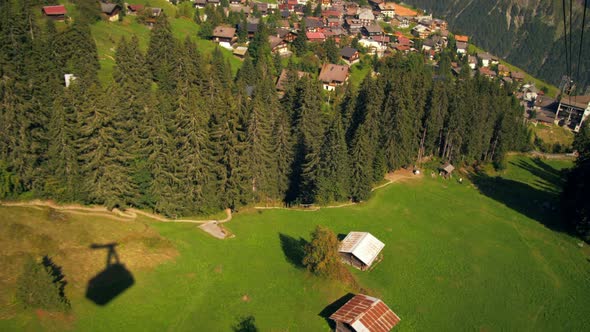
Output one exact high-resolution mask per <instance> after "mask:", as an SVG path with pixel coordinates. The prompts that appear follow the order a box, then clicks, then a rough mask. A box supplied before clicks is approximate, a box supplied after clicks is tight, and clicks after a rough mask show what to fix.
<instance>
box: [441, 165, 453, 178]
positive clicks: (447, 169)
mask: <svg viewBox="0 0 590 332" xmlns="http://www.w3.org/2000/svg"><path fill="white" fill-rule="evenodd" d="M454 170H455V166H453V165H451V164H450V163H445V164H444V165H442V166H441V167H440V168H439V171H440V175H443V176H445V177H447V176H450V175H451V173H453V171H454Z"/></svg>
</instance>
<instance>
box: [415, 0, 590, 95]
mask: <svg viewBox="0 0 590 332" xmlns="http://www.w3.org/2000/svg"><path fill="white" fill-rule="evenodd" d="M406 2H407V3H408V4H411V5H413V6H415V7H418V8H422V9H425V10H427V11H429V12H433V14H434V15H435V16H437V17H441V18H444V19H446V20H447V21H448V22H449V25H450V26H451V29H452V30H453V31H455V32H461V33H464V34H467V35H469V36H470V37H471V38H472V41H473V43H474V44H475V45H477V46H479V47H481V48H483V49H485V50H487V51H489V52H491V53H493V54H495V55H497V56H500V57H502V58H504V59H506V60H507V61H508V62H510V63H512V64H514V65H516V66H519V67H521V68H523V69H525V70H526V71H527V72H528V73H529V74H531V75H533V76H537V77H540V78H542V79H544V80H546V81H548V82H551V83H553V84H555V85H558V84H559V83H560V81H561V77H562V75H564V74H565V71H566V69H565V68H566V64H565V59H566V57H565V46H564V29H563V9H562V2H561V1H557V0H537V1H527V0H495V1H492V0H448V1H440V0H407V1H406ZM567 2H568V3H569V1H567ZM582 14H583V7H582V6H581V4H580V1H578V0H576V1H575V4H574V12H573V20H572V21H573V25H572V30H573V31H572V32H573V33H572V37H573V41H574V42H573V45H574V53H573V54H574V57H573V60H574V61H573V62H574V66H573V72H574V74H575V73H576V72H577V61H578V47H579V43H580V34H581V31H582V30H581V26H582ZM568 15H569V14H568ZM588 15H589V14H588V13H587V16H588ZM588 26H590V24H588V17H587V22H586V32H585V37H584V45H583V49H584V50H586V51H585V52H584V53H585V54H586V56H584V55H583V56H582V60H581V65H580V68H579V69H580V70H579V72H580V75H579V76H580V77H578V78H576V77H575V75H574V79H575V80H576V81H578V87H579V88H580V90H582V91H583V90H584V87H586V86H588V85H589V84H590V56H588V51H590V33H589V31H588V30H589V29H588ZM568 36H569V31H568ZM568 39H569V38H568Z"/></svg>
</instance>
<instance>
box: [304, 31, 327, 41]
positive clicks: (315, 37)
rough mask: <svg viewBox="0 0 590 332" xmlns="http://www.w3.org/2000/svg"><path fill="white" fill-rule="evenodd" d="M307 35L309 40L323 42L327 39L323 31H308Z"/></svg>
mask: <svg viewBox="0 0 590 332" xmlns="http://www.w3.org/2000/svg"><path fill="white" fill-rule="evenodd" d="M305 35H306V36H307V40H309V41H310V42H312V43H323V42H324V41H326V35H324V33H323V32H307V33H306V34H305Z"/></svg>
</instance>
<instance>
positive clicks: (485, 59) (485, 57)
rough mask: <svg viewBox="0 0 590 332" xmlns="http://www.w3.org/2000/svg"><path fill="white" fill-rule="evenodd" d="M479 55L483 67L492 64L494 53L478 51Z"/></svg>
mask: <svg viewBox="0 0 590 332" xmlns="http://www.w3.org/2000/svg"><path fill="white" fill-rule="evenodd" d="M477 57H478V58H479V60H481V65H482V66H483V67H489V66H490V65H491V64H492V55H491V54H489V53H488V52H479V53H477Z"/></svg>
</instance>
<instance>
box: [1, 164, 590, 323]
mask: <svg viewBox="0 0 590 332" xmlns="http://www.w3.org/2000/svg"><path fill="white" fill-rule="evenodd" d="M569 166H570V162H568V161H543V160H533V159H529V158H525V157H518V156H516V157H511V159H510V160H509V162H508V169H507V171H505V172H502V173H498V174H496V173H493V172H490V173H489V174H488V175H480V176H476V177H470V179H471V181H464V183H463V184H459V183H458V181H456V179H457V177H458V176H459V175H456V176H455V178H454V179H451V180H444V179H441V178H438V177H435V178H431V177H430V172H425V173H426V174H428V175H426V176H425V177H424V178H423V179H419V180H410V181H406V182H401V183H397V184H393V185H390V186H388V187H385V188H383V189H380V190H378V191H376V192H375V194H374V197H372V198H371V199H370V200H369V201H368V202H366V203H363V204H360V205H357V206H353V207H347V208H340V209H321V210H319V211H317V212H310V211H287V210H265V211H256V210H249V211H242V212H239V213H238V214H236V215H235V216H234V219H233V220H232V221H231V222H229V223H228V224H226V226H227V227H228V228H229V229H230V230H231V231H232V233H234V234H235V235H236V237H235V238H232V239H227V240H217V239H214V238H212V237H210V236H209V235H207V234H205V233H203V232H201V231H200V230H199V229H197V228H196V226H195V225H190V224H165V223H155V222H148V221H147V220H142V221H141V222H121V224H120V225H121V226H120V227H123V228H126V229H127V228H128V229H129V230H128V231H130V230H132V229H134V227H137V224H141V225H143V224H142V223H145V224H146V225H147V226H146V227H149V230H157V231H158V232H159V233H160V235H161V236H163V237H164V238H167V239H169V240H170V241H171V242H172V243H173V244H174V246H175V247H176V250H177V251H178V253H179V254H178V255H177V256H174V257H175V258H171V259H169V260H168V261H166V262H165V263H162V264H160V265H158V266H157V267H155V268H152V269H150V268H137V269H133V268H131V267H133V266H135V265H134V264H135V261H137V260H141V257H138V256H137V252H134V251H128V252H120V258H121V261H122V262H123V263H126V264H127V265H128V266H129V267H130V270H131V272H132V273H133V275H134V278H135V280H136V283H135V285H134V286H133V287H131V288H130V289H129V290H127V291H126V292H124V293H123V294H121V295H120V296H119V297H117V298H115V299H114V300H113V301H112V302H110V303H108V304H107V305H106V306H103V307H99V306H96V305H95V304H94V303H92V302H90V301H88V300H86V299H85V298H84V297H83V290H84V287H85V285H84V284H80V283H79V282H72V283H71V284H70V285H68V286H67V287H66V290H67V292H68V295H69V296H70V298H71V300H72V303H73V313H72V315H71V317H69V318H68V317H66V318H64V317H61V318H60V319H58V318H47V317H42V318H40V317H39V315H38V314H37V315H34V314H27V313H23V312H18V313H17V314H16V315H8V314H6V313H5V314H3V315H2V316H1V317H0V319H2V320H0V330H38V329H40V328H41V329H42V328H45V329H62V328H66V327H68V328H73V329H75V330H83V331H98V330H101V331H104V330H130V331H136V330H141V331H147V330H150V331H161V330H174V331H183V330H195V329H197V330H200V331H230V330H232V327H235V326H236V325H237V324H238V323H239V322H240V320H242V319H244V318H245V317H253V318H254V319H255V324H256V326H257V327H258V328H259V330H260V331H327V330H329V325H328V323H327V322H326V320H325V319H324V318H323V317H322V316H320V313H321V312H322V311H323V310H324V308H326V307H327V306H329V305H330V304H331V303H333V302H334V301H336V300H337V299H339V298H341V297H342V296H344V295H346V294H348V292H350V291H351V290H350V289H348V288H347V287H346V286H344V285H342V284H340V283H338V282H331V281H326V280H321V279H318V278H316V277H313V276H311V275H309V274H308V273H307V272H306V271H305V270H303V269H302V268H301V267H300V264H299V260H298V257H299V256H298V252H299V251H298V250H299V246H300V243H301V242H302V241H305V240H308V239H309V233H310V232H311V231H312V230H313V228H314V227H315V226H316V225H318V224H319V225H326V226H328V227H330V228H331V229H332V230H334V232H336V233H337V234H346V233H347V232H349V231H353V230H355V231H369V232H371V233H372V234H374V235H375V236H376V237H378V238H379V239H381V240H382V241H383V242H384V243H385V248H384V250H383V255H384V259H383V261H382V262H380V263H379V264H378V265H377V266H376V267H375V269H374V270H372V271H370V272H360V271H356V270H354V271H353V274H354V276H355V277H356V278H357V279H358V282H359V284H360V286H361V287H363V288H364V289H365V290H366V291H367V292H368V293H370V294H372V295H375V296H378V297H380V298H382V299H383V300H384V301H385V302H386V303H387V304H388V305H389V306H390V307H391V308H392V309H393V310H394V311H395V312H396V313H397V314H398V315H399V316H400V317H401V319H402V320H401V322H400V324H399V325H398V327H397V328H396V330H399V331H416V330H417V331H425V330H437V331H462V330H479V331H500V330H511V331H582V330H585V329H587V328H588V326H590V298H589V297H588V296H587V295H588V294H590V283H589V278H590V258H589V257H590V250H589V248H588V246H585V247H583V248H580V247H578V245H577V243H578V242H579V241H578V240H577V239H575V238H573V237H571V236H570V235H567V233H565V232H563V230H562V228H561V227H559V224H558V223H557V222H556V220H557V217H558V212H557V211H556V210H554V207H555V206H557V195H558V194H557V191H558V186H559V185H560V184H561V181H562V179H561V173H560V171H559V170H560V169H562V168H564V167H569ZM3 209H4V210H3V211H2V213H1V214H0V234H2V232H1V230H2V227H4V226H5V225H6V224H7V220H8V219H10V218H11V217H9V216H10V215H17V216H20V217H23V218H25V217H26V216H27V215H26V214H25V212H26V211H27V209H24V208H3ZM28 213H29V214H31V215H33V216H34V215H38V214H39V213H41V212H39V211H37V210H33V209H29V211H28ZM77 218H81V217H77ZM14 219H18V218H16V217H12V220H13V221H14ZM76 220H78V219H76ZM78 222H80V223H81V224H83V221H82V220H81V219H80V220H78ZM88 222H90V221H88ZM100 222H101V221H99V220H95V219H93V221H92V223H100ZM72 223H73V221H72ZM111 223H112V221H109V225H111ZM82 227H86V226H82ZM95 227H99V226H95ZM111 227H113V226H111ZM71 231H72V232H74V230H73V229H72V230H71ZM89 232H91V233H92V231H90V230H89ZM114 237H115V238H118V236H114ZM105 240H106V238H105ZM3 254H4V251H3ZM101 259H102V258H101ZM80 264H81V265H82V266H84V264H87V262H85V261H82V262H80ZM64 274H65V275H66V278H68V276H70V277H72V276H71V275H69V271H68V269H67V267H64ZM68 280H69V279H68ZM68 287H69V289H68ZM12 307H13V308H16V306H15V305H13V306H12ZM14 310H16V309H14Z"/></svg>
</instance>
